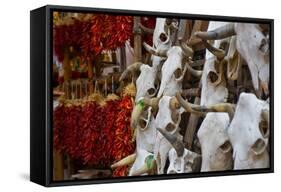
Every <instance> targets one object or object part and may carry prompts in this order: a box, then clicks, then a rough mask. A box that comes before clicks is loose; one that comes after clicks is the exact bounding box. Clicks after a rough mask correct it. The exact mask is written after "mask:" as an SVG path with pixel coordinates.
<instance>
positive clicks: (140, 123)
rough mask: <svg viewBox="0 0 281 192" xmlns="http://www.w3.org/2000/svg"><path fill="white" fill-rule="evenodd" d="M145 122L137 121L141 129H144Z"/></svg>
mask: <svg viewBox="0 0 281 192" xmlns="http://www.w3.org/2000/svg"><path fill="white" fill-rule="evenodd" d="M146 124H147V122H146V121H145V120H144V119H140V120H139V126H140V128H141V129H144V128H145V127H146Z"/></svg>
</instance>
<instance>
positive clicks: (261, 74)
mask: <svg viewBox="0 0 281 192" xmlns="http://www.w3.org/2000/svg"><path fill="white" fill-rule="evenodd" d="M195 35H196V36H197V37H199V38H201V39H203V40H218V39H224V38H227V37H231V36H236V43H235V44H236V48H237V51H238V52H239V54H240V55H241V56H242V57H243V59H244V60H245V61H246V62H247V64H248V67H249V69H250V73H251V77H252V82H253V86H254V88H255V89H256V90H258V89H259V87H261V88H262V90H263V91H264V93H265V94H268V83H269V35H265V34H264V33H263V27H261V26H260V25H259V24H249V23H230V24H227V25H224V26H221V27H218V28H216V29H214V30H212V31H208V32H197V33H196V34H195Z"/></svg>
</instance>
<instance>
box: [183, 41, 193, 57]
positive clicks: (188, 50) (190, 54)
mask: <svg viewBox="0 0 281 192" xmlns="http://www.w3.org/2000/svg"><path fill="white" fill-rule="evenodd" d="M180 46H181V49H182V51H183V53H184V54H185V56H186V57H193V54H194V51H193V49H192V48H191V47H189V46H188V45H187V44H186V43H184V42H183V41H180Z"/></svg>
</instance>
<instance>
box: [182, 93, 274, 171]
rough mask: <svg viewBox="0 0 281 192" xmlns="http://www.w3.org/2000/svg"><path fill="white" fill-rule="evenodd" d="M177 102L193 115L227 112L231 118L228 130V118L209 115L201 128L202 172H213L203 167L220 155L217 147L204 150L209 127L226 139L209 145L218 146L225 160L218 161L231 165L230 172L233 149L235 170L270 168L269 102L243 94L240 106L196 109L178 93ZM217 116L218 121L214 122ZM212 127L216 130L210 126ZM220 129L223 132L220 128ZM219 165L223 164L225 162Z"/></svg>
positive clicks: (198, 106) (249, 94) (199, 133)
mask: <svg viewBox="0 0 281 192" xmlns="http://www.w3.org/2000/svg"><path fill="white" fill-rule="evenodd" d="M177 99H178V101H179V103H180V104H181V105H182V106H183V107H184V109H185V110H186V111H188V112H191V113H195V114H198V115H203V116H204V115H206V113H208V112H227V113H228V114H229V118H230V123H229V125H228V126H227V124H228V118H227V117H226V116H225V115H223V114H221V115H218V114H216V115H214V114H212V113H208V114H207V116H206V118H205V119H204V121H203V123H202V124H201V126H200V128H199V131H198V137H199V139H200V138H201V139H200V143H201V146H202V159H203V161H202V169H203V170H205V169H206V170H209V169H210V163H207V166H206V165H204V163H205V159H206V158H207V159H208V160H210V158H209V157H213V156H216V155H218V154H217V151H218V150H217V149H218V147H214V148H215V149H216V150H204V143H205V141H204V139H203V138H204V135H205V134H204V132H205V131H206V130H207V128H206V127H208V131H209V130H212V128H210V127H216V128H215V129H217V130H220V132H221V134H222V135H223V136H222V137H220V139H219V140H217V139H215V140H216V142H212V141H213V140H212V141H208V142H206V143H209V145H210V143H211V144H212V145H213V144H216V145H215V146H219V149H220V150H219V152H222V153H221V154H224V156H221V155H219V156H217V157H221V158H220V159H222V160H223V161H224V162H229V163H227V164H226V165H224V166H223V167H225V168H227V169H228V168H229V167H230V166H231V161H230V159H229V153H230V152H231V151H232V149H233V160H234V163H233V167H234V169H253V168H267V167H268V166H269V154H268V150H267V145H268V138H269V103H268V102H267V101H263V100H260V99H258V98H257V97H256V96H255V95H254V94H252V93H241V94H240V97H239V100H238V103H237V105H233V104H229V103H220V104H215V105H210V106H200V105H194V104H190V103H188V102H187V101H185V100H184V99H183V98H182V97H181V96H180V94H179V93H177ZM210 116H211V117H210ZM212 116H213V117H212ZM214 116H217V117H216V118H214ZM219 116H221V117H219ZM211 121H213V123H211ZM207 124H208V125H207ZM212 124H213V125H214V126H211V125H212ZM220 126H221V128H219V127H220ZM223 130H225V131H223ZM222 138H225V139H222ZM228 138H229V141H230V142H229V141H228ZM208 139H212V137H208ZM218 141H221V142H219V143H220V145H218ZM230 143H231V146H230ZM212 145H210V146H212ZM214 148H213V149H214ZM204 151H208V153H207V154H206V153H205V154H204ZM210 151H213V153H212V154H210ZM226 155H227V156H226ZM206 156H207V157H206ZM226 157H228V158H226ZM220 162H221V163H222V161H220ZM221 163H219V164H221ZM203 165H204V166H203ZM221 165H223V164H221ZM205 167H207V168H205Z"/></svg>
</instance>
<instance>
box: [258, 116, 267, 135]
mask: <svg viewBox="0 0 281 192" xmlns="http://www.w3.org/2000/svg"><path fill="white" fill-rule="evenodd" d="M259 129H260V132H261V134H262V136H263V138H268V137H269V128H268V124H267V122H266V121H264V120H262V121H260V123H259Z"/></svg>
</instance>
